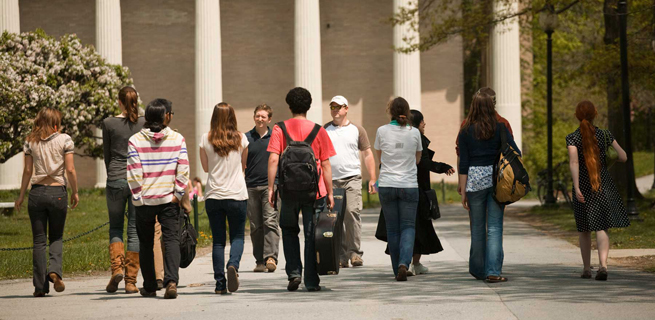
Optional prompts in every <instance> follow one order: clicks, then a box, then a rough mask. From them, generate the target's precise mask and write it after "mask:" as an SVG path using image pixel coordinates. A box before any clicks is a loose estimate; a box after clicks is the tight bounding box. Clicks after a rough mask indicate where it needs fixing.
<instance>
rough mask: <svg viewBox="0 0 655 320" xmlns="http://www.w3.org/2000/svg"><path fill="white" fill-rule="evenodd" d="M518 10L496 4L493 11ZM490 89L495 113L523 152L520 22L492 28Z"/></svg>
mask: <svg viewBox="0 0 655 320" xmlns="http://www.w3.org/2000/svg"><path fill="white" fill-rule="evenodd" d="M508 10H510V11H511V12H516V11H517V10H518V2H517V1H513V2H511V3H506V2H503V1H496V2H495V3H494V11H495V12H503V13H507V12H509V11H508ZM491 88H492V89H493V90H494V91H496V110H497V111H498V113H499V114H500V115H501V116H503V117H505V118H506V119H507V120H508V121H509V123H510V125H511V126H512V131H513V132H514V140H515V141H516V145H517V146H518V147H519V149H522V140H523V139H522V129H521V125H522V124H521V117H522V111H521V48H520V42H519V19H518V18H512V19H508V20H506V21H505V22H504V23H502V24H498V25H496V26H494V27H493V30H492V32H491Z"/></svg>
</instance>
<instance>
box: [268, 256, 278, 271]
mask: <svg viewBox="0 0 655 320" xmlns="http://www.w3.org/2000/svg"><path fill="white" fill-rule="evenodd" d="M266 269H268V272H275V269H277V262H275V259H274V258H273V257H268V259H266Z"/></svg>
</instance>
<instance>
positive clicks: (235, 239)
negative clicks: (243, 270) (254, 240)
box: [205, 199, 248, 290]
mask: <svg viewBox="0 0 655 320" xmlns="http://www.w3.org/2000/svg"><path fill="white" fill-rule="evenodd" d="M247 203H248V201H247V200H242V201H239V200H231V199H225V200H216V199H207V200H205V208H206V209H207V218H209V226H210V227H211V229H212V236H213V248H212V263H213V265H214V280H216V290H223V289H225V286H226V285H227V282H226V281H225V232H226V226H225V219H226V218H227V223H229V225H230V260H228V261H227V266H228V267H229V266H233V267H234V268H235V269H236V270H237V271H238V270H239V263H240V262H241V256H242V255H243V241H244V238H245V228H246V207H247Z"/></svg>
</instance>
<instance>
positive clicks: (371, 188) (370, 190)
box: [368, 180, 378, 194]
mask: <svg viewBox="0 0 655 320" xmlns="http://www.w3.org/2000/svg"><path fill="white" fill-rule="evenodd" d="M375 182H376V181H375V180H371V181H369V182H368V193H370V194H376V193H378V192H377V191H376V190H375Z"/></svg>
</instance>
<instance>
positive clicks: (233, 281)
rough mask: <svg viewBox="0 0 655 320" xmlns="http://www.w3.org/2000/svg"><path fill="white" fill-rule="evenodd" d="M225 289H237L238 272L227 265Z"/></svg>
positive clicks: (235, 290)
mask: <svg viewBox="0 0 655 320" xmlns="http://www.w3.org/2000/svg"><path fill="white" fill-rule="evenodd" d="M227 290H229V291H230V292H237V290H239V274H238V273H237V269H236V268H235V267H234V266H229V267H227Z"/></svg>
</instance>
